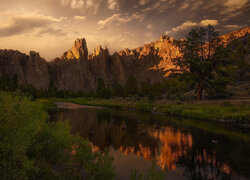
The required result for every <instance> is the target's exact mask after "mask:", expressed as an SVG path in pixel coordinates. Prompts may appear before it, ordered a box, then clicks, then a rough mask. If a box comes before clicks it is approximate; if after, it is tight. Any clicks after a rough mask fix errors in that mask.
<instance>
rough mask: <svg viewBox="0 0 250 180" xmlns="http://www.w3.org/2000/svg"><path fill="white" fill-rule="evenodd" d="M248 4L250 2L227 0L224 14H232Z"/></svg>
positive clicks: (245, 0)
mask: <svg viewBox="0 0 250 180" xmlns="http://www.w3.org/2000/svg"><path fill="white" fill-rule="evenodd" d="M247 3H248V0H226V1H225V3H224V4H223V5H224V6H225V7H226V10H225V11H222V14H227V13H232V12H234V11H237V10H239V9H241V8H243V7H244V6H245V5H246V4H247Z"/></svg>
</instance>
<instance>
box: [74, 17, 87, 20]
mask: <svg viewBox="0 0 250 180" xmlns="http://www.w3.org/2000/svg"><path fill="white" fill-rule="evenodd" d="M74 19H75V20H77V21H85V20H86V16H75V17H74Z"/></svg>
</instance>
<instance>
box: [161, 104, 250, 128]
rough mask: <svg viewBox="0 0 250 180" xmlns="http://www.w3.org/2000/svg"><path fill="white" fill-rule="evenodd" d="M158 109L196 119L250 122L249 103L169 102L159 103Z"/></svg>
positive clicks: (168, 113)
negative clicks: (177, 103) (203, 103)
mask: <svg viewBox="0 0 250 180" xmlns="http://www.w3.org/2000/svg"><path fill="white" fill-rule="evenodd" d="M156 109H157V110H158V111H160V112H163V113H165V114H167V115H171V116H176V117H184V118H189V119H195V120H206V121H217V122H221V123H236V124H238V123H241V124H242V123H243V124H248V123H250V119H249V118H250V106H249V105H241V106H235V105H228V106H224V105H201V104H182V105H175V104H168V105H158V106H157V108H156Z"/></svg>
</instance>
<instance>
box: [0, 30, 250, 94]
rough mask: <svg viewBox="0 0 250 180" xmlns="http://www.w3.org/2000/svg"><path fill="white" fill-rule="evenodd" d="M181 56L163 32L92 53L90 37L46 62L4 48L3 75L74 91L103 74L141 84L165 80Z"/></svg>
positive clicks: (238, 33) (89, 86)
mask: <svg viewBox="0 0 250 180" xmlns="http://www.w3.org/2000/svg"><path fill="white" fill-rule="evenodd" d="M246 34H250V28H249V27H248V28H245V29H241V30H238V31H235V32H232V33H229V34H226V35H224V36H221V37H222V39H223V41H224V42H226V43H229V42H230V41H231V40H232V38H231V37H232V36H235V37H237V38H243V37H245V36H246ZM178 56H181V53H180V50H179V48H178V47H177V46H176V45H175V40H174V39H173V38H171V37H169V36H166V35H162V36H161V37H160V39H159V40H157V41H155V42H151V43H149V44H145V45H144V46H142V47H139V48H136V49H132V50H130V49H124V50H122V51H120V52H116V53H114V54H113V55H110V54H109V51H108V49H107V48H106V47H105V48H102V46H98V47H97V48H96V49H95V50H94V52H93V54H90V55H88V48H87V43H86V40H85V39H84V38H83V39H77V40H76V41H75V43H74V45H73V47H72V48H71V49H70V50H69V51H67V52H65V53H64V54H63V56H62V57H61V58H56V59H54V60H53V61H52V62H46V61H45V59H43V58H41V57H40V55H39V53H36V52H32V51H31V52H30V54H29V55H25V54H23V53H20V52H18V51H13V50H0V77H2V76H3V75H6V74H7V75H9V76H10V77H13V76H14V75H17V76H18V82H19V84H20V85H33V86H34V87H36V88H38V89H48V87H49V85H50V83H51V82H53V83H54V85H55V87H57V88H58V89H61V90H63V89H65V90H72V91H90V90H95V89H96V87H97V82H98V79H99V78H102V79H103V80H104V81H105V83H106V84H107V85H110V84H112V83H113V82H119V83H121V84H125V82H126V80H127V78H128V77H129V76H130V75H132V76H134V77H135V78H136V80H137V82H138V84H140V82H141V81H147V80H150V81H151V82H156V81H161V80H162V79H164V78H166V77H168V76H169V75H170V73H171V71H170V70H171V69H175V68H177V67H175V66H174V64H173V63H172V61H171V60H172V59H173V58H176V57H178Z"/></svg>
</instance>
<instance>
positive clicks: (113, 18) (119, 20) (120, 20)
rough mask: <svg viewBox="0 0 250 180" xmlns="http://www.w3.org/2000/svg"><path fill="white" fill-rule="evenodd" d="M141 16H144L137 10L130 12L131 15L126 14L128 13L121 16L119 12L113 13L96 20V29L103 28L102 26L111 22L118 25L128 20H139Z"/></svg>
mask: <svg viewBox="0 0 250 180" xmlns="http://www.w3.org/2000/svg"><path fill="white" fill-rule="evenodd" d="M143 18H144V16H143V15H141V14H139V13H138V12H137V13H134V14H132V15H131V16H128V15H125V16H124V15H123V16H122V15H121V14H113V15H112V16H110V17H108V18H106V19H104V20H100V21H98V22H97V25H98V30H101V29H104V27H105V26H106V25H107V24H111V23H113V22H116V25H118V26H119V25H120V24H121V23H128V22H131V21H133V20H140V21H141V20H142V19H143Z"/></svg>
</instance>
